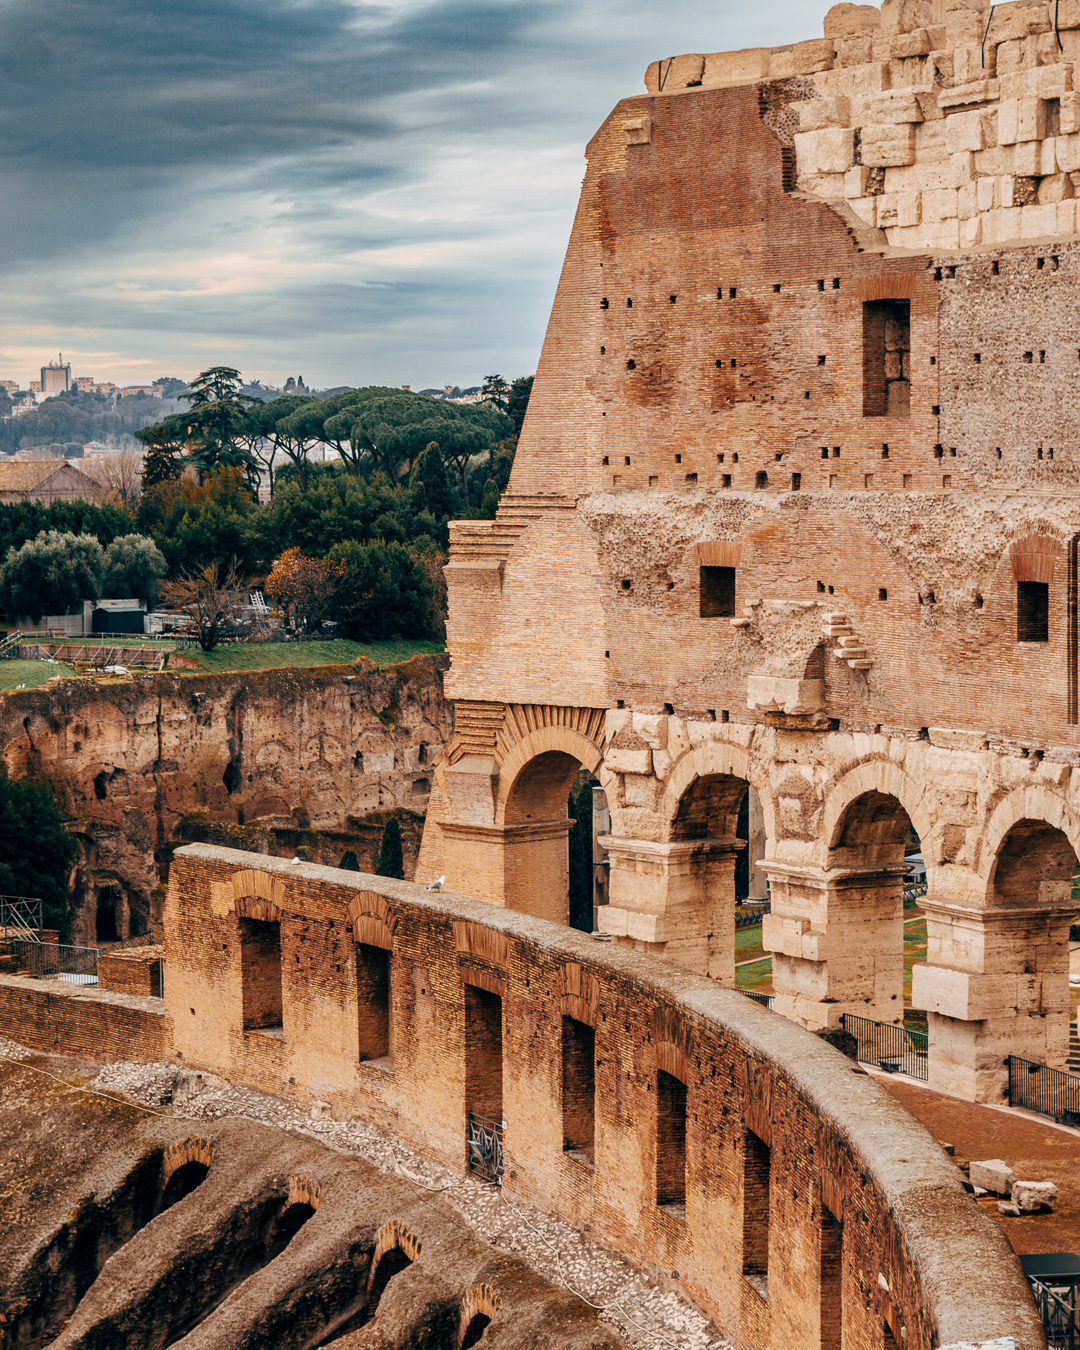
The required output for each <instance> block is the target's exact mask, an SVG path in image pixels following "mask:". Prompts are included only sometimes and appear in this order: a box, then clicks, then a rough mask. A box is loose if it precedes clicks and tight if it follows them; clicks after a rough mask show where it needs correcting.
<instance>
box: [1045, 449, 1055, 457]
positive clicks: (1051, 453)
mask: <svg viewBox="0 0 1080 1350" xmlns="http://www.w3.org/2000/svg"><path fill="white" fill-rule="evenodd" d="M1046 458H1047V459H1053V458H1054V448H1053V446H1051V447H1050V449H1049V450H1047V452H1046Z"/></svg>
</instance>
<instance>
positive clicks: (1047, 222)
mask: <svg viewBox="0 0 1080 1350" xmlns="http://www.w3.org/2000/svg"><path fill="white" fill-rule="evenodd" d="M1022 209H1023V212H1024V235H1025V237H1026V238H1028V239H1041V238H1043V237H1045V236H1046V235H1052V234H1056V233H1057V206H1056V205H1053V204H1051V205H1049V206H1025V207H1023V208H1022Z"/></svg>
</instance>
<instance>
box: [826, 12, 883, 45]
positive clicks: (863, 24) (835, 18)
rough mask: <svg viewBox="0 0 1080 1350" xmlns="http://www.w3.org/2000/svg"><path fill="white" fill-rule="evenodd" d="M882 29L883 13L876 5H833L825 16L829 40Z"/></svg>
mask: <svg viewBox="0 0 1080 1350" xmlns="http://www.w3.org/2000/svg"><path fill="white" fill-rule="evenodd" d="M880 27H881V11H880V10H879V9H878V7H877V6H876V5H851V4H843V5H833V7H832V9H830V10H829V12H828V13H827V14H826V15H825V36H826V37H827V38H844V37H851V36H852V35H853V34H855V33H866V32H868V31H870V30H871V29H874V28H880Z"/></svg>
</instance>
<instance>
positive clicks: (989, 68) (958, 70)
mask: <svg viewBox="0 0 1080 1350" xmlns="http://www.w3.org/2000/svg"><path fill="white" fill-rule="evenodd" d="M996 68H997V67H996V63H995V61H994V48H992V47H988V48H987V50H986V63H985V64H984V63H983V51H982V47H981V46H971V47H958V48H957V49H956V50H955V51H954V52H953V80H954V81H955V83H956V84H958V85H963V84H971V83H973V82H974V81H975V80H984V79H986V78H987V77H989V76H991V75H993V74H994V71H995V70H996Z"/></svg>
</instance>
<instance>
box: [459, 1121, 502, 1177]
mask: <svg viewBox="0 0 1080 1350" xmlns="http://www.w3.org/2000/svg"><path fill="white" fill-rule="evenodd" d="M505 1129H506V1122H505V1121H503V1120H488V1119H487V1118H486V1117H485V1116H474V1115H473V1113H472V1112H471V1111H470V1112H469V1115H468V1119H467V1121H466V1126H465V1131H466V1144H467V1148H468V1164H469V1171H470V1172H472V1173H474V1175H476V1176H478V1177H480V1178H481V1179H482V1180H484V1181H489V1182H491V1184H492V1185H493V1186H501V1185H502V1174H503V1131H504V1130H505Z"/></svg>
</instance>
